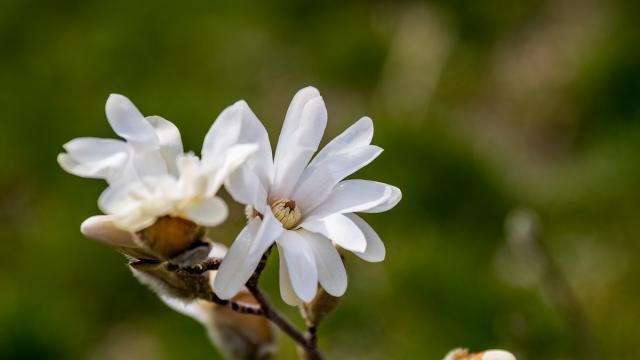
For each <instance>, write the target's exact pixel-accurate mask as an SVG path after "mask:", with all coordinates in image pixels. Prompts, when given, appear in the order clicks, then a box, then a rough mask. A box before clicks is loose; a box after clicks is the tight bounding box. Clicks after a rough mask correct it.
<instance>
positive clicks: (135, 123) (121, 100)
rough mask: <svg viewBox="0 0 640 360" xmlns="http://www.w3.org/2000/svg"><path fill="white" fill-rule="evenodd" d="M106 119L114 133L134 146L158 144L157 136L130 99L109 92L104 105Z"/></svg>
mask: <svg viewBox="0 0 640 360" xmlns="http://www.w3.org/2000/svg"><path fill="white" fill-rule="evenodd" d="M105 112H106V114H107V120H109V124H111V127H112V128H113V131H115V132H116V134H118V135H120V136H121V137H123V138H124V139H126V140H127V141H128V142H130V143H131V144H132V145H134V146H136V147H149V146H158V137H157V135H156V132H155V130H154V129H153V126H151V124H149V123H148V122H147V121H146V120H145V118H144V116H142V113H141V112H140V111H139V110H138V108H136V107H135V105H133V103H132V102H131V100H129V99H128V98H126V97H125V96H122V95H119V94H111V95H110V96H109V98H108V99H107V104H106V106H105Z"/></svg>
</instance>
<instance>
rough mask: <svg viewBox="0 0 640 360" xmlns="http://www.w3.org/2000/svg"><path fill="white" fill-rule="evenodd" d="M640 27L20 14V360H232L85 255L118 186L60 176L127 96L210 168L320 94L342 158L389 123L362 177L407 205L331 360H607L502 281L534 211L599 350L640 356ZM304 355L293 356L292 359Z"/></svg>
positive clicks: (596, 8)
mask: <svg viewBox="0 0 640 360" xmlns="http://www.w3.org/2000/svg"><path fill="white" fill-rule="evenodd" d="M638 13H640V7H639V6H638V2H636V1H632V0H618V1H596V0H585V1H579V0H559V1H545V2H538V1H532V0H523V1H505V0H489V1H482V2H479V1H467V0H456V1H443V0H437V1H433V2H400V1H386V2H384V1H381V2H362V1H352V2H335V3H331V2H311V1H285V0H278V1H270V2H266V1H265V2H248V1H202V0H200V1H193V2H171V1H164V0H159V1H140V2H131V1H123V0H113V1H82V2H81V1H71V0H63V1H55V2H53V1H34V0H21V1H17V0H8V1H7V0H5V1H3V2H2V3H1V4H0V118H1V119H2V131H0V225H2V230H3V231H2V232H1V235H0V236H2V246H3V248H2V251H0V358H2V359H31V358H33V359H76V358H77V359H86V358H90V359H128V358H130V359H133V358H136V359H185V358H209V359H215V358H219V355H218V354H217V352H216V351H215V349H213V348H212V347H211V346H210V345H209V343H208V341H207V339H206V335H205V333H204V331H203V329H201V328H200V326H199V325H198V324H196V323H195V322H194V321H192V320H190V319H188V318H186V317H183V316H181V315H179V314H177V313H174V312H172V311H171V310H169V309H168V308H166V307H164V306H163V305H162V304H161V303H160V301H159V300H158V299H157V298H156V297H155V296H154V295H153V294H152V293H151V292H150V291H148V290H147V289H145V288H144V287H142V286H140V285H139V284H137V283H136V281H135V280H134V279H133V278H132V277H131V276H130V274H129V272H128V270H127V268H126V267H125V266H124V259H123V258H122V257H121V256H120V255H119V254H116V253H114V252H113V251H111V250H110V249H107V248H104V247H102V246H100V245H98V244H97V243H94V242H92V241H90V240H87V239H84V238H83V237H82V235H81V234H80V233H79V231H78V228H79V224H80V222H81V221H82V220H83V219H84V218H86V217H88V216H90V215H93V214H96V213H97V211H98V209H97V206H96V199H97V196H98V195H99V193H100V191H101V189H103V188H104V184H103V183H101V182H99V181H91V180H85V179H80V178H76V177H73V176H70V175H69V174H66V173H64V172H63V171H62V170H61V169H60V168H59V167H58V166H57V164H56V161H55V156H56V154H57V153H58V152H60V151H61V145H62V144H63V143H65V142H66V141H68V140H70V139H72V138H75V137H79V136H101V137H113V136H114V135H113V134H112V131H111V129H110V128H109V126H108V124H107V122H106V120H105V118H104V115H103V111H102V108H103V106H104V102H105V100H106V98H107V95H108V94H109V93H111V92H118V93H123V94H126V95H127V96H129V97H130V98H131V99H132V100H133V101H134V102H135V103H136V104H137V105H138V106H139V107H140V109H141V110H142V111H143V112H144V113H145V114H149V115H151V114H160V115H162V116H164V117H166V118H168V119H170V120H172V121H174V122H175V123H176V124H177V125H178V126H179V128H180V129H181V131H182V134H183V140H184V143H185V146H186V148H187V149H191V150H194V151H196V152H198V151H199V148H200V146H201V141H202V138H203V136H204V134H205V132H206V130H207V129H208V127H209V126H210V125H211V122H212V121H213V120H214V119H215V117H216V115H217V114H218V113H219V112H220V111H221V110H222V109H223V108H224V107H225V106H228V105H230V104H231V103H232V102H234V101H236V100H238V99H246V100H247V101H248V102H249V104H250V105H251V106H252V108H253V109H254V111H255V112H256V113H257V114H258V116H259V117H260V118H261V119H262V121H263V122H265V124H266V126H267V128H268V129H269V130H270V132H271V136H272V139H276V138H277V134H278V131H279V127H280V124H281V121H282V118H283V116H284V112H285V110H286V106H287V105H288V102H289V100H290V98H291V96H292V95H293V94H294V92H295V91H296V90H297V89H299V88H301V87H303V86H305V85H309V84H311V85H314V86H316V87H318V88H319V89H320V90H321V91H322V92H323V94H324V96H325V99H326V102H327V105H328V108H329V116H330V119H329V122H330V123H329V125H328V129H327V135H326V136H325V141H326V139H330V138H331V137H333V136H335V135H336V134H338V133H339V132H340V131H341V130H342V129H344V128H346V127H347V126H348V125H349V124H351V123H352V122H353V121H355V120H356V119H357V118H358V117H359V116H363V115H369V116H371V117H372V118H373V119H374V121H375V124H376V136H375V138H374V143H376V144H378V145H380V146H382V147H383V148H385V149H386V151H385V152H384V154H383V155H382V156H381V157H380V158H379V159H378V160H377V161H376V162H374V163H373V164H372V165H371V166H369V167H368V168H367V169H364V170H363V171H361V173H360V174H358V175H357V176H363V177H367V178H373V179H378V180H381V181H386V182H389V183H392V184H395V185H398V186H399V187H400V188H401V189H402V190H403V193H404V199H403V201H402V202H401V203H400V205H399V206H398V207H397V208H396V209H395V210H393V211H391V212H389V213H385V214H376V215H371V216H366V218H367V220H368V221H370V222H371V224H372V225H373V226H374V227H375V228H376V229H377V231H378V232H379V233H380V235H381V236H382V238H383V239H384V240H385V243H386V245H387V249H388V254H387V259H386V261H385V262H383V263H380V264H366V263H362V262H361V261H359V260H358V259H356V258H355V257H348V258H347V266H348V268H349V274H350V287H349V290H348V292H347V294H346V296H345V297H344V299H343V304H342V306H341V307H340V308H339V310H338V311H337V313H336V314H335V315H333V317H332V318H331V319H330V320H328V321H327V323H326V324H325V325H323V326H322V328H321V331H320V337H321V340H320V341H321V345H322V346H323V348H324V349H326V350H327V352H328V355H329V358H333V359H349V358H353V359H359V358H363V359H364V358H366V359H439V358H441V357H442V356H443V355H444V354H445V353H446V352H447V351H448V350H449V349H451V348H453V347H456V346H466V347H470V348H471V349H474V350H480V349H485V348H491V347H501V348H507V349H510V350H512V351H514V352H515V353H516V354H517V355H518V358H519V359H521V360H526V359H578V358H580V359H583V358H585V357H584V356H582V355H581V354H582V350H581V349H579V348H578V347H577V346H576V345H575V344H578V343H580V342H579V341H577V340H580V339H576V337H577V336H579V335H578V333H579V332H578V331H576V329H573V328H572V326H571V325H570V324H569V323H568V322H567V321H566V316H565V314H563V313H562V311H561V310H559V309H557V308H556V307H554V306H553V304H552V303H551V302H549V300H548V297H547V296H546V295H545V293H544V292H542V291H541V290H540V286H539V284H535V283H534V284H530V283H527V282H524V281H519V280H518V279H519V278H518V266H517V265H518V264H517V263H514V262H513V261H508V260H509V259H508V256H507V261H498V260H497V259H500V254H504V243H505V236H504V230H503V227H504V226H503V224H504V219H505V216H506V215H507V214H508V213H509V211H510V210H511V209H512V208H514V207H516V206H520V205H526V206H529V207H531V208H533V209H535V210H536V211H538V212H539V214H540V215H541V218H542V219H543V222H544V224H545V225H546V227H545V241H546V244H547V246H548V247H549V248H550V252H551V254H552V256H554V258H555V260H556V261H557V262H558V263H559V264H560V266H561V268H562V270H563V271H564V272H565V273H566V275H567V277H568V279H569V281H570V283H571V285H572V286H573V288H574V290H575V292H576V293H577V295H578V298H579V299H580V300H581V302H582V305H583V307H584V311H585V313H586V315H587V317H588V319H589V321H590V323H591V326H592V328H593V332H594V333H595V336H594V339H586V340H587V341H590V342H592V343H593V344H594V346H595V347H596V348H599V349H600V353H601V355H602V356H606V358H610V359H637V358H640V348H639V347H638V344H639V343H640V336H639V335H638V331H637V330H636V329H637V323H638V321H640V308H639V307H638V303H640V287H639V286H638V278H640V265H639V263H638V254H640V246H639V245H638V241H637V239H638V238H639V237H640V227H638V225H637V224H638V218H639V216H640V192H639V191H638V184H640V122H639V121H640V32H639V31H638V30H637V28H638V27H637V14H638ZM242 221H243V219H242V209H241V208H240V207H239V206H235V207H234V208H233V213H232V217H231V220H230V221H229V222H228V223H227V224H225V225H224V226H222V227H219V228H216V229H213V230H212V231H211V236H212V237H214V238H215V239H219V240H221V241H224V242H228V241H229V240H231V239H232V238H233V237H234V234H235V233H237V231H238V230H239V229H240V228H241V226H242ZM276 260H277V259H275V258H274V259H272V262H273V263H272V264H271V266H270V267H269V269H268V272H267V277H268V281H269V283H268V285H269V289H270V292H271V294H272V295H273V296H272V297H273V298H277V291H276V277H275V275H276V273H275V269H274V268H277V267H275V266H274V264H275V262H276ZM511 260H513V259H511ZM505 274H507V275H509V276H504V275H505ZM514 279H515V280H514ZM284 308H285V307H284V306H283V309H284ZM285 310H286V311H287V312H289V313H290V314H292V315H297V314H296V310H295V309H285ZM583 340H585V339H583ZM282 353H283V356H282V358H294V357H295V351H294V349H293V344H291V343H290V342H289V341H288V340H284V339H283V341H282Z"/></svg>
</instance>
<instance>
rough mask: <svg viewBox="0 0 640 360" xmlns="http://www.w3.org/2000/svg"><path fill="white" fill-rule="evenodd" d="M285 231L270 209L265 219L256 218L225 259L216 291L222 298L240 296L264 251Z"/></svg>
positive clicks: (238, 238) (217, 280) (219, 271)
mask: <svg viewBox="0 0 640 360" xmlns="http://www.w3.org/2000/svg"><path fill="white" fill-rule="evenodd" d="M281 232H282V225H281V224H280V222H279V221H278V220H276V219H275V218H274V217H273V214H271V213H270V212H266V213H265V216H264V220H260V219H258V218H255V219H253V220H251V221H250V222H249V224H248V225H247V226H246V227H245V228H244V229H243V230H242V231H241V232H240V234H239V235H238V237H237V238H236V240H235V241H234V242H233V244H232V245H231V248H230V249H229V252H228V253H227V255H226V256H225V258H224V260H223V261H222V265H220V269H218V272H217V274H216V279H215V281H214V291H215V292H216V294H217V295H218V296H219V297H220V298H222V299H230V298H232V297H233V296H234V295H236V294H237V293H238V292H239V291H240V290H241V289H242V288H243V287H244V284H245V283H246V282H247V280H249V278H250V277H251V274H253V271H254V270H255V269H256V266H258V262H259V261H260V258H261V257H262V255H263V254H264V252H265V251H266V250H267V249H268V248H269V246H271V244H273V242H274V241H275V239H276V238H277V237H278V236H279V235H280V233H281Z"/></svg>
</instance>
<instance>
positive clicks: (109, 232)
mask: <svg viewBox="0 0 640 360" xmlns="http://www.w3.org/2000/svg"><path fill="white" fill-rule="evenodd" d="M80 232H81V233H82V234H83V235H84V236H86V237H88V238H91V239H94V240H97V241H100V242H103V243H106V244H107V245H110V246H132V245H134V244H135V240H134V235H133V234H132V233H130V232H128V231H125V230H122V229H120V228H118V227H117V226H116V225H115V224H114V221H113V217H112V216H111V215H96V216H91V217H90V218H88V219H86V220H85V221H83V222H82V224H80Z"/></svg>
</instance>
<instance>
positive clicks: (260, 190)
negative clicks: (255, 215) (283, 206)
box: [224, 166, 267, 213]
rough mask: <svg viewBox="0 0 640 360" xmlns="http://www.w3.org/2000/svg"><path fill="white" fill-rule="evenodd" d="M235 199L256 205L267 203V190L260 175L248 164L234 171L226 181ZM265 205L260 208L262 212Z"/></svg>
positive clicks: (242, 202) (227, 187)
mask: <svg viewBox="0 0 640 360" xmlns="http://www.w3.org/2000/svg"><path fill="white" fill-rule="evenodd" d="M224 186H225V188H226V189H227V191H228V192H229V194H230V195H231V197H233V199H234V200H235V201H237V202H239V203H241V204H249V205H253V206H254V207H258V206H261V205H266V202H267V190H266V189H265V187H264V185H263V184H262V182H261V181H260V178H259V177H258V175H257V174H256V173H255V172H254V171H252V170H251V169H249V168H248V167H246V166H242V167H240V168H239V169H237V170H236V171H234V172H232V173H231V174H230V175H229V177H227V180H226V181H225V183H224ZM263 209H264V206H262V207H261V208H259V209H258V211H260V212H261V213H262V211H263Z"/></svg>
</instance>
